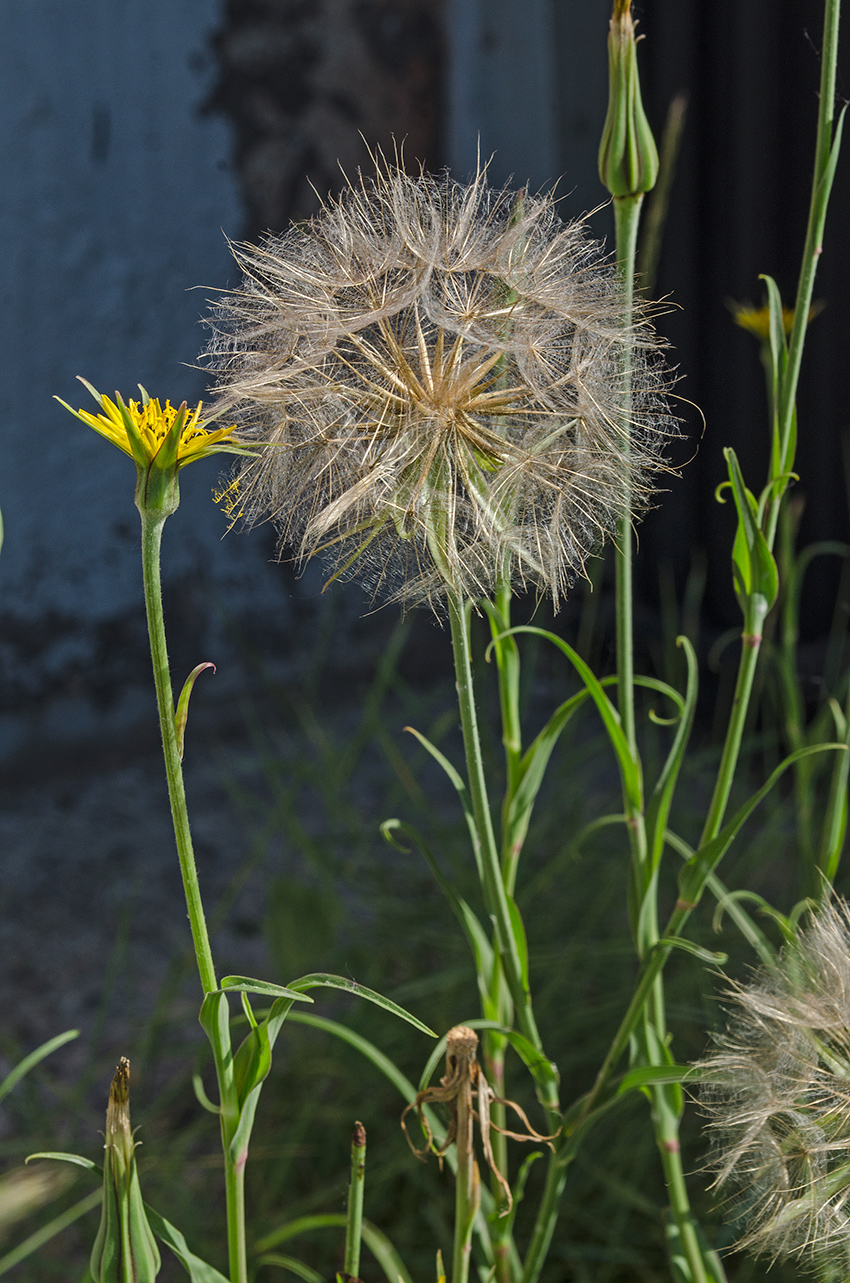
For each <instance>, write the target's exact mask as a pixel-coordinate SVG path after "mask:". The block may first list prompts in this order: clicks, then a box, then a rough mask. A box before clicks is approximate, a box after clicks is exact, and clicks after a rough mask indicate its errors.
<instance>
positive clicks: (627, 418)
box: [207, 165, 675, 603]
mask: <svg viewBox="0 0 850 1283" xmlns="http://www.w3.org/2000/svg"><path fill="white" fill-rule="evenodd" d="M234 253H235V255H236V258H237V260H238V262H239V264H240V266H241V267H242V268H243V270H244V272H245V276H244V279H243V282H242V285H241V288H240V289H238V290H235V291H233V292H232V293H229V294H226V295H225V296H224V299H223V301H222V302H221V303H220V305H219V307H218V309H217V312H216V314H215V316H214V317H213V319H212V321H211V323H210V324H211V327H212V329H213V339H212V341H211V343H210V346H209V349H208V353H207V356H208V358H209V360H210V363H211V367H212V369H213V371H214V372H215V374H216V376H217V389H216V391H217V397H218V406H217V409H216V414H217V415H222V414H227V415H228V416H232V417H233V418H235V419H236V420H238V422H239V430H240V437H241V438H243V439H247V440H249V441H254V442H264V443H267V444H268V445H270V446H272V447H273V448H272V449H269V450H265V451H263V452H262V453H261V454H260V455H259V456H258V457H257V458H256V459H254V460H253V461H252V462H250V463H248V464H247V465H246V466H245V467H244V468H243V470H242V472H241V475H240V478H239V483H240V504H241V505H242V506H243V507H244V510H245V512H246V514H247V515H248V517H249V519H250V520H253V521H258V520H262V519H266V518H271V519H272V520H273V521H274V522H275V523H276V524H277V526H278V528H279V530H280V534H281V548H283V547H286V546H294V547H295V549H296V551H297V555H298V557H299V558H301V559H304V558H307V557H310V556H312V555H313V554H314V553H317V552H323V553H325V554H326V555H327V556H328V558H329V559H330V564H331V567H332V577H334V578H335V577H337V576H340V575H348V574H356V575H357V576H358V578H360V579H362V580H364V581H365V582H366V584H367V586H369V587H371V589H372V590H373V592H374V593H375V594H376V595H381V596H390V597H394V598H396V599H399V600H401V601H403V602H406V603H418V602H423V601H430V602H432V603H433V602H435V601H436V600H437V599H439V598H440V597H441V596H443V595H444V594H445V593H446V591H447V590H448V591H454V592H457V593H460V594H462V595H465V596H468V597H476V596H480V595H481V594H488V593H491V592H492V590H493V587H494V584H495V583H496V582H497V580H498V579H499V577H500V576H501V575H503V574H505V573H507V574H508V575H510V577H511V578H512V579H513V580H514V582H517V583H519V584H523V585H524V584H533V585H536V586H537V587H538V589H539V590H541V591H543V592H548V593H549V594H550V595H551V596H552V598H553V599H554V601H555V602H556V603H557V602H558V601H559V600H560V599H561V598H562V597H563V596H564V594H565V593H566V592H567V590H568V588H569V587H570V585H571V584H572V583H573V581H574V579H575V577H576V576H577V575H580V574H582V573H583V570H584V565H585V562H586V560H587V558H588V556H589V555H590V553H591V552H592V551H593V550H594V549H595V548H596V547H597V546H598V545H599V544H600V543H601V542H602V540H603V539H604V538H605V536H606V535H608V534H610V533H611V532H612V531H613V530H614V529H615V528H616V525H617V522H618V520H619V519H620V518H622V517H623V516H625V515H628V514H629V513H630V512H631V511H633V510H637V511H640V510H641V509H642V508H643V507H645V506H646V503H647V501H648V497H649V484H650V477H651V475H652V473H653V472H654V471H656V470H657V469H658V468H659V467H661V466H663V465H662V460H661V451H662V447H663V445H664V443H665V440H666V439H667V437H669V436H670V435H671V433H672V432H674V430H675V428H674V420H673V419H672V417H671V415H670V413H669V409H668V406H667V403H666V400H665V396H664V390H665V378H666V376H665V374H664V372H663V369H662V367H661V366H660V364H659V362H658V360H657V353H656V351H655V350H656V349H657V347H658V344H657V340H656V339H655V337H654V335H653V333H652V331H651V329H650V328H649V326H648V325H647V323H646V320H645V318H644V317H639V318H638V321H637V323H636V324H634V325H631V326H629V325H627V324H626V323H625V319H624V318H625V315H626V313H625V305H624V300H623V293H622V290H621V287H620V285H619V283H618V280H617V277H616V274H615V273H614V271H613V270H612V269H611V268H610V267H609V266H608V265H607V264H606V263H605V262H604V260H603V258H602V256H601V253H600V249H599V246H598V245H596V244H594V243H593V242H591V241H589V240H588V239H587V238H586V236H585V232H584V229H583V226H582V225H581V224H580V223H570V224H563V223H561V222H560V220H559V219H558V217H557V215H556V213H555V207H554V202H553V200H552V198H551V196H542V197H532V196H529V195H527V194H526V193H522V192H521V193H518V194H516V193H510V192H506V191H494V190H493V189H491V188H489V187H488V186H487V183H486V181H485V175H484V173H483V172H479V173H478V174H477V175H476V177H475V179H474V180H473V182H472V183H471V184H470V185H469V186H466V187H464V186H461V185H460V184H458V183H455V182H453V181H452V180H451V179H450V178H449V177H448V176H447V175H445V176H443V177H439V178H431V177H426V176H420V177H418V178H411V177H409V176H408V175H406V174H404V173H403V172H402V171H401V170H399V169H396V168H394V167H391V166H389V165H379V167H378V171H377V174H376V176H375V177H374V178H373V179H371V180H366V179H362V180H361V182H360V184H359V185H358V186H353V185H350V186H348V187H347V188H346V190H345V191H344V192H343V194H342V196H341V197H340V198H339V200H338V201H336V202H332V203H329V204H327V205H326V206H324V207H323V209H322V210H321V212H320V213H319V214H318V215H317V216H316V217H315V218H313V219H312V220H311V221H310V222H309V223H305V224H298V225H294V226H292V227H291V228H290V229H289V230H288V231H287V232H285V233H284V234H283V235H282V236H277V237H274V236H269V237H268V238H267V239H266V240H265V241H264V242H263V243H262V244H261V245H260V246H253V245H239V246H236V247H235V249H234Z"/></svg>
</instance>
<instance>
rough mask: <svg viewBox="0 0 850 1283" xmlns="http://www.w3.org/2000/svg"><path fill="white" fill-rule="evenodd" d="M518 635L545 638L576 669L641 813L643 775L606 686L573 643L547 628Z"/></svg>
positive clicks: (523, 629) (525, 628)
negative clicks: (599, 717) (607, 693)
mask: <svg viewBox="0 0 850 1283" xmlns="http://www.w3.org/2000/svg"><path fill="white" fill-rule="evenodd" d="M518 633H529V634H531V635H532V636H535V637H543V638H544V639H545V640H547V641H550V642H551V643H552V644H553V646H557V647H558V649H559V650H560V651H562V653H563V654H564V655H566V657H567V659H568V660H569V661H570V663H571V664H572V666H573V668H575V670H576V672H577V673H578V675H579V677H580V678H581V680H582V682H583V683H584V685H585V687H586V688H587V692H588V694H589V695H590V697H591V699H592V700H593V702H594V704H595V705H596V707H597V709H598V710H599V714H600V716H601V718H602V721H603V723H604V726H605V729H606V731H607V732H608V738H609V739H610V741H611V746H612V747H613V749H614V752H615V753H616V755H617V760H618V762H619V764H620V773H621V775H622V777H623V787H624V789H625V792H626V794H627V796H628V798H629V801H630V802H631V804H632V806H633V807H634V808H635V809H636V810H638V811H642V810H643V796H642V794H643V788H642V783H641V772H640V765H639V763H638V761H637V760H636V759H635V758H634V757H632V754H631V751H630V749H629V744H628V740H627V739H626V736H625V734H624V733H623V728H622V726H621V724H620V714H619V713H618V712H617V710H616V708H615V707H614V705H613V704H612V703H611V700H610V699H609V698H608V696H607V695H606V694H605V691H604V689H603V686H602V683H601V682H600V681H599V679H598V677H596V675H595V674H594V672H593V670H592V669H591V668H590V666H589V665H588V664H586V663H585V661H584V660H583V659H582V657H581V655H579V653H578V651H577V650H574V649H573V647H572V646H570V645H569V643H567V642H565V641H564V639H563V638H562V637H559V636H558V635H557V633H553V632H550V631H549V630H548V629H547V628H536V627H534V626H533V625H531V624H520V625H518V626H517V627H516V628H511V629H510V634H511V635H512V636H515V635H516V634H518Z"/></svg>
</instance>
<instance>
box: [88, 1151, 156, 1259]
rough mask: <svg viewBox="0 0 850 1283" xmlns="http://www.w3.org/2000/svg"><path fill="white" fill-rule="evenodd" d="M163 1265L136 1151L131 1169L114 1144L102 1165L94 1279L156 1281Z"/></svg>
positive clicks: (94, 1251)
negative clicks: (147, 1206) (145, 1202)
mask: <svg viewBox="0 0 850 1283" xmlns="http://www.w3.org/2000/svg"><path fill="white" fill-rule="evenodd" d="M161 1267H162V1259H161V1257H160V1254H159V1248H158V1247H157V1245H156V1239H155V1238H154V1234H153V1230H152V1229H151V1227H150V1224H149V1222H148V1218H147V1214H146V1212H145V1205H144V1200H143V1199H142V1191H141V1188H140V1186H139V1173H138V1169H137V1166H136V1159H135V1155H133V1156H132V1158H131V1160H130V1165H129V1170H128V1169H127V1167H126V1166H125V1163H124V1161H123V1158H122V1156H121V1154H120V1151H119V1150H118V1148H117V1147H116V1146H115V1145H112V1146H110V1147H109V1149H108V1150H107V1151H106V1160H105V1162H104V1165H103V1203H102V1208H101V1215H100V1225H99V1227H98V1231H97V1237H96V1238H95V1241H94V1247H93V1248H92V1253H91V1259H90V1261H89V1268H90V1270H91V1272H92V1278H93V1279H94V1283H127V1280H128V1279H132V1280H133V1283H153V1280H154V1279H155V1278H156V1276H157V1275H158V1274H159V1271H160V1269H161Z"/></svg>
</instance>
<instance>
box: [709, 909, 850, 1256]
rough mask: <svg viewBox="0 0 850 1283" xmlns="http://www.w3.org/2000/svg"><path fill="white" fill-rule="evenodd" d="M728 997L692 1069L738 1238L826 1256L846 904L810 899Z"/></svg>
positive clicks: (844, 1100)
mask: <svg viewBox="0 0 850 1283" xmlns="http://www.w3.org/2000/svg"><path fill="white" fill-rule="evenodd" d="M728 998H729V1004H730V1005H729V1012H728V1023H727V1027H726V1030H725V1032H724V1033H722V1034H720V1035H718V1037H717V1038H716V1049H715V1050H714V1052H713V1053H712V1054H711V1055H710V1056H708V1057H707V1058H706V1060H705V1061H704V1062H703V1063H702V1064H701V1065H700V1066H699V1067H698V1068H699V1070H700V1081H701V1096H702V1104H703V1107H704V1111H705V1113H706V1114H707V1116H708V1119H709V1127H710V1129H711V1132H712V1134H713V1147H712V1154H711V1160H710V1165H711V1167H712V1168H713V1169H714V1170H715V1172H716V1181H715V1184H716V1185H717V1186H718V1187H719V1188H721V1189H728V1190H729V1191H730V1194H731V1204H732V1207H733V1209H734V1211H735V1213H736V1216H737V1218H738V1219H739V1220H740V1221H741V1223H742V1224H743V1226H744V1232H743V1236H742V1238H741V1242H740V1246H742V1247H746V1248H749V1249H751V1250H752V1251H754V1252H756V1253H763V1254H767V1255H770V1256H772V1257H773V1258H779V1257H787V1256H790V1257H806V1256H808V1257H810V1258H811V1259H812V1260H813V1263H815V1264H817V1265H820V1264H822V1263H823V1262H825V1261H826V1260H827V1258H829V1259H830V1260H831V1261H832V1262H833V1263H835V1262H836V1261H837V1260H838V1257H839V1256H840V1255H843V1253H845V1252H846V1251H847V1248H848V1246H850V908H849V907H848V905H847V904H846V903H845V902H844V901H843V900H837V901H836V902H835V903H833V904H827V905H824V906H822V907H821V908H819V909H817V910H816V911H815V912H814V913H813V915H812V918H811V922H810V925H809V926H808V928H807V929H806V930H804V931H802V932H801V934H800V935H799V937H798V939H797V940H796V941H795V942H794V943H793V944H789V945H787V946H786V948H785V950H784V951H783V953H782V955H781V957H780V958H779V960H778V962H777V963H776V965H775V966H774V967H771V968H770V969H767V968H764V969H762V970H761V971H760V972H758V973H757V974H756V976H755V977H754V979H753V980H752V981H751V982H750V983H749V984H747V985H740V986H735V987H734V988H732V989H731V990H730V991H729V993H728ZM844 1264H845V1266H846V1265H847V1264H848V1262H847V1260H845V1261H844ZM846 1276H847V1275H846V1269H845V1270H844V1272H842V1273H841V1277H842V1278H845V1277H846Z"/></svg>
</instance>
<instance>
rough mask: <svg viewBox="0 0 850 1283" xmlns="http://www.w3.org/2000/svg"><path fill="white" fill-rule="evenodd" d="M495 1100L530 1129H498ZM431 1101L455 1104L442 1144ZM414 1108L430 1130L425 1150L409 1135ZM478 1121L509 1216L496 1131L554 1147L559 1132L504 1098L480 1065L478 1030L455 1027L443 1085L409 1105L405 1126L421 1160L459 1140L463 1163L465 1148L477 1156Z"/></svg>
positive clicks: (510, 1199) (509, 1197)
mask: <svg viewBox="0 0 850 1283" xmlns="http://www.w3.org/2000/svg"><path fill="white" fill-rule="evenodd" d="M494 1102H495V1103H496V1104H499V1105H505V1106H507V1108H509V1109H512V1110H513V1111H514V1113H515V1114H516V1115H517V1117H518V1118H519V1119H520V1120H521V1121H522V1123H523V1125H524V1126H525V1128H526V1131H524V1132H512V1131H508V1130H506V1129H505V1128H503V1127H497V1126H496V1124H495V1123H494V1122H493V1121H492V1119H491V1117H490V1106H491V1105H492V1104H493V1103H494ZM428 1104H439V1105H448V1107H449V1111H450V1120H449V1128H448V1131H447V1132H446V1136H445V1139H444V1140H443V1143H442V1145H437V1144H436V1142H435V1141H434V1137H433V1134H432V1132H431V1127H430V1124H429V1123H428V1119H427V1118H426V1116H425V1114H424V1113H423V1112H422V1108H423V1106H424V1105H428ZM411 1110H415V1111H416V1114H417V1116H418V1118H419V1122H420V1125H421V1127H422V1130H423V1132H424V1134H425V1147H424V1149H417V1148H416V1146H415V1145H414V1144H413V1142H412V1141H411V1139H410V1136H409V1135H408V1133H407V1125H406V1123H405V1119H406V1118H407V1115H408V1114H409V1113H410V1111H411ZM473 1120H475V1121H477V1123H478V1127H479V1131H480V1134H481V1148H482V1150H483V1153H484V1158H485V1161H486V1163H487V1166H488V1167H489V1168H490V1170H491V1172H492V1173H493V1175H494V1176H495V1177H496V1179H497V1180H498V1182H499V1184H500V1185H501V1186H502V1189H503V1190H504V1193H505V1199H506V1204H505V1209H504V1211H503V1212H502V1215H503V1216H504V1215H506V1214H507V1212H509V1211H510V1209H511V1207H512V1206H513V1195H512V1194H511V1189H510V1186H509V1185H508V1182H507V1181H506V1180H505V1177H504V1176H503V1175H502V1173H501V1172H500V1171H499V1169H498V1167H497V1166H496V1160H495V1158H494V1157H493V1147H492V1143H491V1139H490V1132H491V1130H492V1131H497V1132H500V1133H501V1135H502V1136H509V1137H510V1138H511V1140H521V1141H527V1140H536V1141H542V1142H544V1143H545V1144H547V1145H548V1146H549V1148H550V1149H552V1148H553V1146H552V1144H551V1142H552V1141H553V1140H554V1139H555V1136H554V1135H552V1136H543V1135H542V1134H541V1133H540V1132H538V1131H535V1129H534V1128H533V1127H532V1125H531V1123H530V1122H529V1121H528V1118H527V1116H526V1113H525V1110H524V1109H522V1108H521V1106H519V1105H518V1104H517V1103H516V1101H513V1100H505V1099H504V1098H503V1097H502V1096H497V1095H496V1094H495V1092H494V1091H493V1088H492V1087H491V1086H490V1084H489V1083H488V1082H487V1079H486V1078H485V1076H484V1071H483V1070H482V1068H481V1066H480V1065H479V1063H478V1034H477V1033H476V1032H475V1030H474V1029H470V1027H469V1025H455V1026H454V1028H453V1029H450V1030H449V1032H448V1033H447V1034H446V1072H445V1073H444V1074H443V1077H442V1078H441V1079H440V1085H439V1087H426V1088H425V1090H424V1091H420V1092H419V1094H418V1095H417V1097H416V1099H415V1101H414V1102H413V1104H412V1105H408V1106H407V1108H406V1109H405V1111H404V1113H403V1114H402V1116H401V1126H402V1130H403V1131H404V1134H405V1136H407V1140H408V1143H409V1145H410V1147H411V1149H412V1150H413V1152H414V1154H416V1155H417V1157H418V1158H424V1157H425V1155H426V1154H427V1153H428V1151H429V1149H430V1150H433V1151H434V1153H435V1154H437V1155H438V1156H439V1158H440V1159H441V1160H442V1156H443V1154H445V1152H446V1150H447V1149H448V1147H449V1145H451V1144H452V1143H453V1142H455V1141H456V1142H457V1144H458V1161H460V1150H461V1147H463V1148H464V1149H467V1150H468V1151H469V1154H468V1157H469V1158H470V1159H471V1157H472V1122H473ZM556 1134H557V1133H556Z"/></svg>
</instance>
